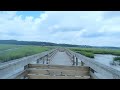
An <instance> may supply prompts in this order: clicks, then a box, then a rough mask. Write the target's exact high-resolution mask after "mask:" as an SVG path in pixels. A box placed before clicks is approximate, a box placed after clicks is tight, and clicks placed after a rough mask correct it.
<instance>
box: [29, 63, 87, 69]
mask: <svg viewBox="0 0 120 90" xmlns="http://www.w3.org/2000/svg"><path fill="white" fill-rule="evenodd" d="M28 67H29V68H36V69H66V70H89V67H87V66H64V65H43V64H29V65H28Z"/></svg>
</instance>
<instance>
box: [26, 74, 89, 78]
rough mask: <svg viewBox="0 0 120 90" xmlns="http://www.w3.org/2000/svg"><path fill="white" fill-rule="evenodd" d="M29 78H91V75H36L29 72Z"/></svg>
mask: <svg viewBox="0 0 120 90" xmlns="http://www.w3.org/2000/svg"><path fill="white" fill-rule="evenodd" d="M27 77H28V79H90V76H84V77H81V76H77V77H73V76H49V75H35V74H28V75H27Z"/></svg>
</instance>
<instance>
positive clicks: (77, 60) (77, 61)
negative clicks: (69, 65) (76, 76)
mask: <svg viewBox="0 0 120 90" xmlns="http://www.w3.org/2000/svg"><path fill="white" fill-rule="evenodd" d="M76 66H78V58H76Z"/></svg>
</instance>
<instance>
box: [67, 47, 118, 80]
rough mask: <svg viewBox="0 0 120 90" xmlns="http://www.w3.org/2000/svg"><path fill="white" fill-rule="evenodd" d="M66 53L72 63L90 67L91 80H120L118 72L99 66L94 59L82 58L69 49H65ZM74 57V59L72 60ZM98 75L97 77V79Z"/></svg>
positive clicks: (102, 65)
mask: <svg viewBox="0 0 120 90" xmlns="http://www.w3.org/2000/svg"><path fill="white" fill-rule="evenodd" d="M65 50H66V53H67V54H68V55H69V56H70V57H71V59H72V60H73V63H74V62H76V59H77V60H78V59H79V60H80V61H81V65H82V66H83V65H85V66H89V67H90V75H91V78H96V79H120V71H119V70H116V69H114V68H111V67H110V66H106V65H104V64H101V63H99V62H97V61H95V60H94V59H91V58H88V57H86V56H83V55H81V54H79V53H76V52H73V51H71V50H69V49H65ZM73 57H74V58H73ZM98 75H99V77H98Z"/></svg>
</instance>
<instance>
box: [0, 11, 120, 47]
mask: <svg viewBox="0 0 120 90" xmlns="http://www.w3.org/2000/svg"><path fill="white" fill-rule="evenodd" d="M111 13H114V12H102V11H46V12H44V13H42V14H40V16H39V17H36V18H35V17H33V16H31V15H30V16H27V17H25V18H24V19H23V18H22V15H20V16H18V15H17V14H16V12H15V11H7V12H0V39H17V40H25V41H27V40H30V41H32V40H33V41H48V42H56V43H70V44H82V45H83V44H86V45H96V46H98V45H99V46H100V45H104V46H120V40H119V39H118V38H119V37H120V36H119V34H120V26H119V25H120V16H119V15H117V17H116V15H115V14H114V15H111ZM109 15H111V17H109ZM106 17H109V18H106Z"/></svg>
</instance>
